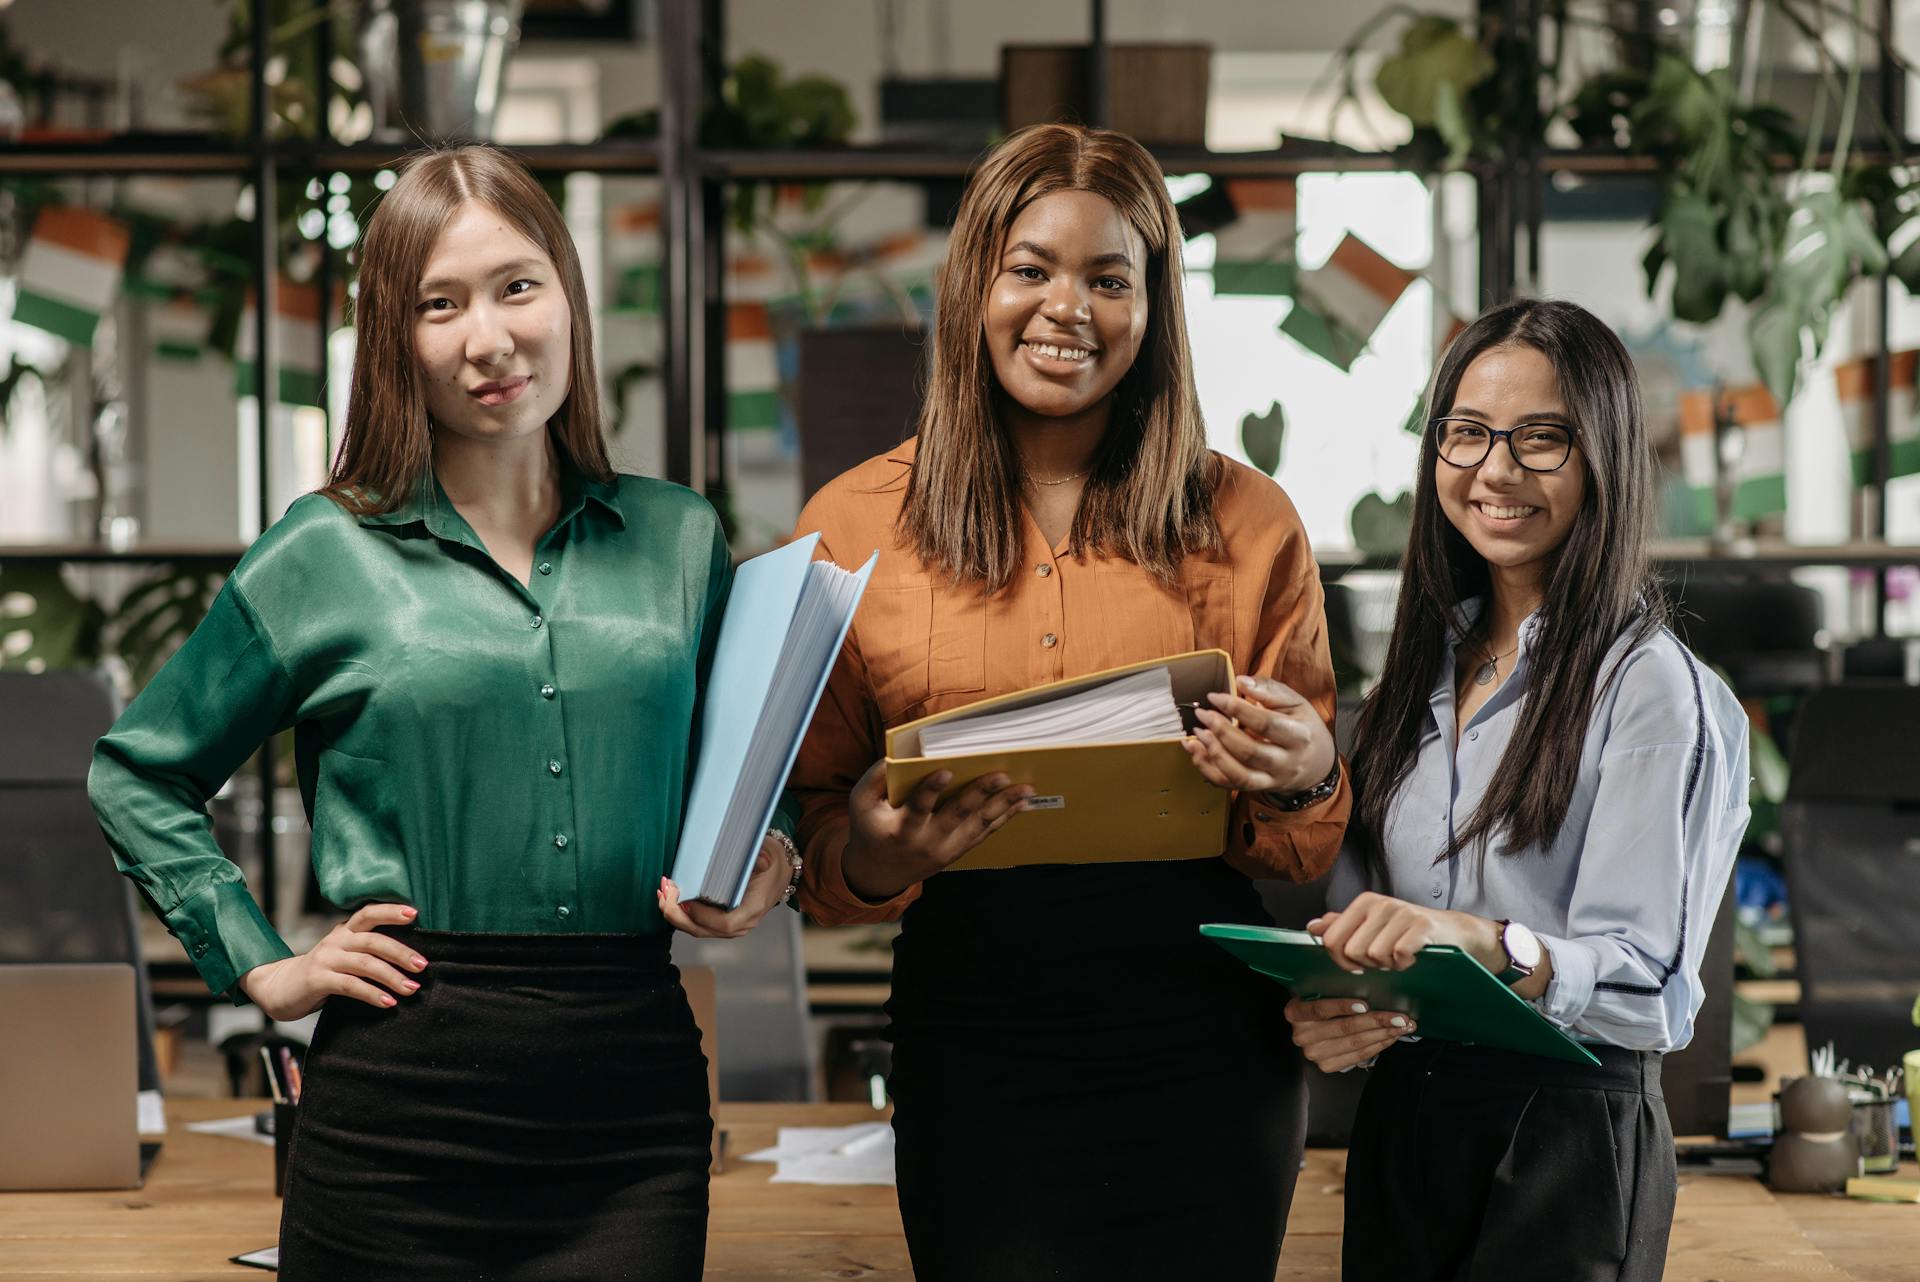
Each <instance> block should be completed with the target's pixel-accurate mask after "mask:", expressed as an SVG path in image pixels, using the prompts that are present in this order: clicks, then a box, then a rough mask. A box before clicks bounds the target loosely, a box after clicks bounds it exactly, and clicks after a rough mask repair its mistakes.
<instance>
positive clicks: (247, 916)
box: [166, 881, 293, 1006]
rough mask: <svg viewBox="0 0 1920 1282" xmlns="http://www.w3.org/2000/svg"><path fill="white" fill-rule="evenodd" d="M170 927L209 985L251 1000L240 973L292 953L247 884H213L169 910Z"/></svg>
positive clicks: (239, 1002)
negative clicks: (242, 990) (241, 987)
mask: <svg viewBox="0 0 1920 1282" xmlns="http://www.w3.org/2000/svg"><path fill="white" fill-rule="evenodd" d="M166 920H167V929H168V930H169V931H170V932H172V934H173V936H174V938H176V939H178V940H179V941H180V943H181V945H182V946H184V947H185V948H186V950H187V956H188V958H189V959H191V960H192V962H193V965H194V968H195V969H196V970H198V971H199V972H200V978H202V979H204V980H205V981H206V983H207V987H208V988H210V989H212V990H213V991H214V992H216V993H223V994H225V995H226V996H227V997H229V998H231V999H232V1001H233V1004H234V1005H236V1006H244V1005H246V1003H247V995H246V994H245V993H243V992H241V991H240V987H239V980H240V977H241V976H242V975H244V974H246V973H247V972H248V971H250V970H252V969H253V968H254V967H256V966H264V965H266V964H267V963H268V962H276V961H280V960H282V959H284V958H287V957H291V956H293V950H292V949H291V948H289V947H287V941H286V940H284V939H282V938H280V932H279V931H277V930H275V929H274V928H273V924H272V923H271V922H269V921H268V920H267V915H266V914H265V913H263V912H261V911H260V905H259V904H258V903H256V902H255V901H254V898H253V892H252V891H250V890H248V889H247V887H246V883H245V882H239V881H222V882H215V883H214V884H213V885H211V886H208V887H206V888H205V889H204V890H202V891H200V892H199V893H198V894H196V895H194V896H193V897H192V898H191V899H188V900H187V901H185V902H184V903H182V904H181V905H180V906H179V907H178V908H176V909H174V910H173V911H172V912H171V913H169V914H167V919H166Z"/></svg>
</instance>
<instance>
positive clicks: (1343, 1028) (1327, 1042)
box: [1286, 997, 1414, 1073]
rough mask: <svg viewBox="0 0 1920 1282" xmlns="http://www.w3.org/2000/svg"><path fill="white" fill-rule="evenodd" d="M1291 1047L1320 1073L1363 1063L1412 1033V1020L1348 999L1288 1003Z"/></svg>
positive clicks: (1323, 999) (1293, 1001) (1294, 1000)
mask: <svg viewBox="0 0 1920 1282" xmlns="http://www.w3.org/2000/svg"><path fill="white" fill-rule="evenodd" d="M1286 1014H1287V1022H1288V1023H1290V1024H1292V1025H1293V1044H1294V1045H1295V1046H1298V1047H1299V1048H1300V1053H1301V1054H1303V1055H1305V1056H1306V1057H1307V1058H1308V1059H1310V1060H1312V1061H1313V1062H1314V1064H1315V1065H1316V1066H1317V1067H1318V1068H1319V1069H1320V1071H1321V1072H1323V1073H1338V1072H1341V1071H1342V1070H1345V1069H1349V1068H1352V1067H1353V1066H1354V1065H1356V1064H1364V1063H1366V1062H1367V1061H1368V1060H1371V1059H1372V1058H1373V1057H1374V1056H1375V1055H1378V1054H1379V1053H1380V1052H1381V1051H1383V1050H1385V1049H1387V1047H1389V1046H1391V1045H1393V1044H1394V1043H1395V1042H1397V1041H1399V1040H1400V1039H1401V1038H1402V1037H1406V1036H1408V1035H1409V1034H1411V1033H1412V1032H1413V1031H1414V1022H1413V1020H1412V1019H1410V1018H1408V1017H1407V1016H1405V1015H1402V1014H1400V1013H1399V1012H1397V1011H1390V1010H1370V1009H1368V1007H1367V1004H1366V1003H1365V1002H1362V1001H1355V1000H1354V999H1353V998H1351V997H1322V998H1320V999H1318V1000H1317V1001H1310V1002H1303V1001H1301V1000H1300V999H1299V998H1298V997H1296V998H1294V999H1293V1000H1292V1001H1290V1002H1288V1003H1287V1011H1286Z"/></svg>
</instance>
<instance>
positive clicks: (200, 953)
mask: <svg viewBox="0 0 1920 1282" xmlns="http://www.w3.org/2000/svg"><path fill="white" fill-rule="evenodd" d="M193 955H194V956H195V957H205V956H206V955H207V946H206V945H205V944H204V943H201V944H195V945H194V946H193Z"/></svg>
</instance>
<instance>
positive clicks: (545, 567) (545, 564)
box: [540, 561, 553, 574]
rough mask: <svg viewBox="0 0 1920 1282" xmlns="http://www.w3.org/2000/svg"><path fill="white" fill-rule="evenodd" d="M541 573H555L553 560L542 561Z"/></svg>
mask: <svg viewBox="0 0 1920 1282" xmlns="http://www.w3.org/2000/svg"><path fill="white" fill-rule="evenodd" d="M540 573H542V574H552V573H553V562H551V561H542V562H541V563H540Z"/></svg>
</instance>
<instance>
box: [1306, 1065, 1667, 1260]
mask: <svg viewBox="0 0 1920 1282" xmlns="http://www.w3.org/2000/svg"><path fill="white" fill-rule="evenodd" d="M1588 1049H1590V1050H1592V1051H1593V1052H1594V1054H1595V1055H1597V1056H1598V1057H1599V1058H1600V1064H1599V1066H1598V1067H1592V1066H1587V1065H1581V1064H1568V1063H1562V1062H1560V1061H1558V1060H1550V1059H1542V1058H1540V1057H1539V1056H1535V1055H1522V1054H1518V1053H1515V1052H1512V1051H1501V1050H1493V1049H1489V1048H1486V1047H1479V1046H1462V1045H1460V1044H1458V1043H1456V1042H1444V1041H1438V1040H1434V1039H1427V1040H1423V1041H1418V1042H1402V1043H1400V1044H1399V1045H1397V1046H1394V1047H1392V1048H1391V1049H1389V1050H1388V1051H1387V1052H1386V1053H1385V1054H1383V1055H1381V1057H1380V1060H1379V1062H1378V1063H1377V1064H1376V1065H1375V1066H1374V1067H1373V1068H1372V1069H1370V1070H1368V1072H1369V1078H1368V1081H1367V1086H1366V1091H1365V1092H1364V1093H1363V1094H1362V1095H1361V1098H1360V1110H1359V1113H1358V1114H1357V1115H1356V1116H1355V1118H1354V1124H1353V1142H1352V1146H1351V1148H1350V1150H1349V1153H1348V1158H1347V1190H1346V1212H1347V1222H1346V1233H1345V1237H1344V1245H1343V1248H1342V1272H1341V1276H1342V1277H1343V1278H1344V1279H1346V1282H1376V1280H1377V1282H1482V1280H1483V1279H1484V1280H1485V1282H1496V1280H1497V1282H1508V1280H1509V1279H1513V1278H1552V1279H1553V1280H1554V1282H1600V1280H1601V1279H1606V1280H1607V1282H1657V1280H1658V1279H1659V1278H1660V1276H1661V1274H1662V1273H1663V1272H1664V1270H1665V1268H1666V1259H1667V1234H1668V1231H1669V1230H1670V1229H1671V1228H1672V1225H1673V1204H1674V1193H1675V1190H1676V1187H1677V1185H1676V1175H1675V1169H1674V1157H1673V1132H1672V1130H1671V1129H1670V1127H1669V1125H1668V1122H1667V1109H1666V1104H1665V1102H1664V1101H1663V1100H1662V1098H1661V1095H1660V1056H1659V1055H1658V1054H1656V1053H1654V1052H1651V1051H1629V1050H1622V1049H1620V1048H1618V1047H1612V1046H1594V1047H1589V1048H1588Z"/></svg>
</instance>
